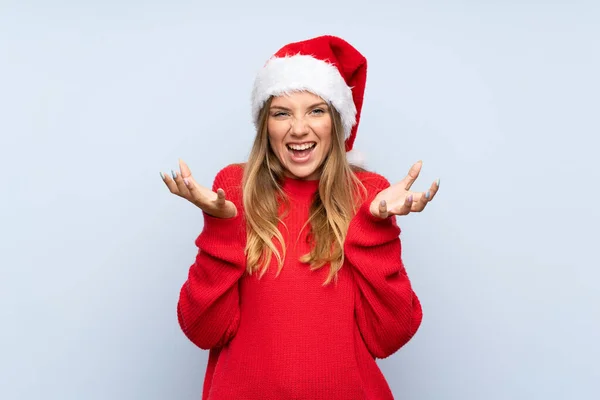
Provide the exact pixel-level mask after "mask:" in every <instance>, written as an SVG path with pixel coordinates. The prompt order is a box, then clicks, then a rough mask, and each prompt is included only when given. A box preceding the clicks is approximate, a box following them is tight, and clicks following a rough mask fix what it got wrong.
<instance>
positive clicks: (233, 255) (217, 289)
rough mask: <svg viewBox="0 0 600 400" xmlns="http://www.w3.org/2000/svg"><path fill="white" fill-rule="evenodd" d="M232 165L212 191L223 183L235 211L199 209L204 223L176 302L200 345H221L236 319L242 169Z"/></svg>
mask: <svg viewBox="0 0 600 400" xmlns="http://www.w3.org/2000/svg"><path fill="white" fill-rule="evenodd" d="M234 168H236V167H233V166H230V167H226V168H224V169H223V170H221V171H220V172H219V173H218V174H217V177H216V178H215V181H214V184H213V191H216V190H217V189H218V188H223V189H224V190H225V193H226V195H227V196H228V198H229V199H230V200H231V201H233V202H234V204H235V205H236V207H237V209H238V213H237V215H236V216H235V217H233V218H228V219H222V218H216V217H212V216H210V215H208V214H206V213H204V212H203V215H204V227H203V229H202V232H201V233H200V235H199V236H198V238H197V239H196V241H195V244H196V246H197V247H198V253H197V255H196V260H195V262H194V263H193V264H192V266H191V267H190V269H189V273H188V278H187V280H186V282H185V283H184V284H183V287H182V288H181V291H180V295H179V302H178V304H177V317H178V320H179V325H180V327H181V329H182V330H183V332H184V334H185V335H186V336H187V337H188V338H189V339H190V340H191V341H192V342H193V343H194V344H196V345H197V346H198V347H200V348H202V349H211V348H215V347H221V346H223V345H225V344H226V343H227V342H228V341H229V340H231V338H232V337H233V336H234V335H235V333H236V331H237V327H238V324H239V318H240V307H239V289H238V281H239V279H240V278H241V277H242V275H243V274H244V271H245V268H246V260H245V255H244V247H245V243H246V235H245V227H244V224H243V217H242V214H243V213H242V205H241V201H240V200H241V194H240V189H239V187H240V185H241V183H240V182H241V178H240V176H239V175H241V174H240V173H239V171H236V170H235V169H234ZM236 177H237V178H238V179H236Z"/></svg>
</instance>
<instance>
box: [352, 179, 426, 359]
mask: <svg viewBox="0 0 600 400" xmlns="http://www.w3.org/2000/svg"><path fill="white" fill-rule="evenodd" d="M376 177H377V179H375V182H374V185H373V186H371V187H368V191H369V195H368V196H367V200H366V201H365V202H364V203H363V204H362V206H361V207H360V209H359V210H358V212H357V214H356V215H355V216H354V218H353V219H352V221H351V223H350V226H349V228H348V233H347V236H346V241H345V244H344V251H345V257H346V259H347V262H348V264H349V266H350V268H351V269H352V271H353V275H354V278H355V285H356V294H355V316H356V322H357V324H358V329H359V331H360V333H361V335H362V338H363V340H364V342H365V344H366V346H367V348H368V350H369V352H370V353H371V355H372V356H373V357H376V358H385V357H388V356H390V355H392V354H393V353H395V352H396V351H397V350H399V349H400V348H401V347H402V346H404V345H405V344H406V343H407V342H408V341H409V340H410V339H411V338H412V337H413V336H414V334H415V333H416V332H417V329H418V328H419V326H420V324H421V320H422V317H423V314H422V310H421V304H420V302H419V299H418V298H417V296H416V294H415V293H414V292H413V289H412V286H411V283H410V280H409V278H408V276H407V274H406V270H405V269H404V265H403V263H402V255H401V243H400V228H399V227H398V225H397V222H396V217H390V218H386V219H380V218H377V217H374V216H373V215H372V214H371V212H370V204H371V202H372V201H373V199H374V197H375V196H376V195H377V193H379V192H380V191H381V190H383V189H384V188H386V187H388V186H389V182H388V181H387V180H386V179H385V178H383V177H381V176H378V175H377V176H376Z"/></svg>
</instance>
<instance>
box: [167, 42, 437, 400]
mask: <svg viewBox="0 0 600 400" xmlns="http://www.w3.org/2000/svg"><path fill="white" fill-rule="evenodd" d="M365 81H366V60H365V58H364V57H363V56H362V55H361V54H360V53H359V52H358V51H357V50H356V49H355V48H353V47H352V46H351V45H350V44H348V43H347V42H345V41H344V40H342V39H340V38H337V37H333V36H321V37H317V38H313V39H310V40H306V41H302V42H296V43H291V44H288V45H286V46H284V47H283V48H282V49H280V50H279V51H278V52H277V53H276V54H275V55H274V56H273V57H272V58H271V59H270V60H269V61H268V62H267V64H266V65H265V66H264V67H263V68H262V70H261V71H260V72H259V73H258V76H257V78H256V81H255V85H254V89H253V92H252V112H253V116H254V121H255V123H256V137H255V140H254V145H253V147H252V150H251V153H250V156H249V159H248V161H247V162H246V163H244V164H232V165H229V166H227V167H225V168H223V169H222V170H221V171H220V172H219V173H218V174H217V176H216V178H215V180H214V183H213V185H212V188H210V189H209V188H207V187H203V186H202V185H200V184H198V183H197V182H196V181H195V180H194V178H193V176H192V174H191V172H190V169H189V168H188V167H187V165H186V164H185V163H183V162H182V161H180V171H178V172H175V173H173V178H171V177H169V176H166V175H163V174H161V175H162V176H163V180H164V182H165V183H166V185H167V186H168V188H169V190H170V191H171V192H172V193H173V194H176V195H178V196H180V197H183V198H185V199H186V200H188V201H190V202H192V203H193V204H194V205H196V206H198V207H199V208H200V209H201V210H202V212H203V214H204V228H203V230H202V232H201V233H200V235H199V237H198V238H197V239H196V245H197V246H198V249H199V251H198V254H197V257H196V260H195V262H194V264H193V265H192V266H191V267H190V270H189V276H188V279H187V281H186V282H185V284H184V285H183V287H182V289H181V293H180V298H179V303H178V308H177V315H178V318H179V324H180V326H181V329H182V330H183V332H184V333H185V335H186V336H187V337H188V338H189V339H190V340H191V341H192V342H193V343H195V344H196V345H197V346H199V347H200V348H202V349H209V350H210V352H209V361H208V366H207V369H206V376H205V380H204V392H203V397H202V398H203V399H204V400H224V399H226V400H231V399H257V400H258V399H261V400H267V399H282V400H289V399H312V400H318V399H327V400H338V399H339V400H352V399H373V400H385V399H392V393H391V391H390V389H389V386H388V384H387V382H386V380H385V378H384V376H383V374H382V373H381V371H380V370H379V368H378V366H377V364H376V362H375V359H376V358H384V357H388V356H389V355H391V354H393V353H394V352H396V351H397V350H398V349H400V348H401V347H402V346H403V345H404V344H406V343H407V342H408V341H409V340H410V339H411V338H412V337H413V335H414V334H415V333H416V331H417V329H418V328H419V325H420V324H421V319H422V311H421V305H420V303H419V300H418V298H417V296H416V295H415V293H414V292H413V289H412V287H411V283H410V281H409V278H408V276H407V274H406V271H405V268H404V266H403V263H402V258H401V244H400V238H399V234H400V229H399V227H398V225H397V224H396V216H397V215H406V214H408V213H410V212H419V211H422V210H423V209H424V208H425V206H426V205H427V203H428V202H429V201H431V200H432V199H433V198H434V196H435V194H436V192H437V190H438V187H439V181H438V182H435V183H433V184H432V185H431V188H430V189H429V190H428V191H427V192H424V193H422V192H413V191H411V190H410V189H411V185H412V184H413V182H414V181H415V179H416V178H417V176H418V174H419V171H420V168H421V163H417V164H415V165H414V166H413V167H412V168H411V169H410V171H409V174H408V176H407V177H406V178H405V179H404V180H402V181H401V182H399V183H396V184H394V185H390V183H389V182H388V181H387V180H386V179H385V178H384V177H382V176H380V175H378V174H376V173H373V172H368V171H365V170H363V169H361V168H358V167H355V166H353V165H351V164H350V163H349V161H348V159H349V154H348V153H349V152H350V151H351V150H352V147H353V144H354V139H355V137H356V132H357V127H358V122H359V120H360V112H361V108H362V100H363V94H364V88H365Z"/></svg>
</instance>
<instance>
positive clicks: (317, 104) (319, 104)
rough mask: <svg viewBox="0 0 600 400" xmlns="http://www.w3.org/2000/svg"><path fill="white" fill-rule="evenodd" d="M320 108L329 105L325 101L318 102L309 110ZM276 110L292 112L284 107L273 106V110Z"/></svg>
mask: <svg viewBox="0 0 600 400" xmlns="http://www.w3.org/2000/svg"><path fill="white" fill-rule="evenodd" d="M318 106H327V103H326V102H324V101H321V102H318V103H315V104H313V105H311V106H310V107H308V108H315V107H318ZM274 108H276V109H279V110H285V111H291V110H290V109H289V108H287V107H283V106H271V110H272V109H274Z"/></svg>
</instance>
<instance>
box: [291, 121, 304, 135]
mask: <svg viewBox="0 0 600 400" xmlns="http://www.w3.org/2000/svg"><path fill="white" fill-rule="evenodd" d="M290 133H291V134H292V135H294V136H304V135H306V134H308V124H307V123H306V121H305V120H304V118H293V119H292V126H291V127H290Z"/></svg>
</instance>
